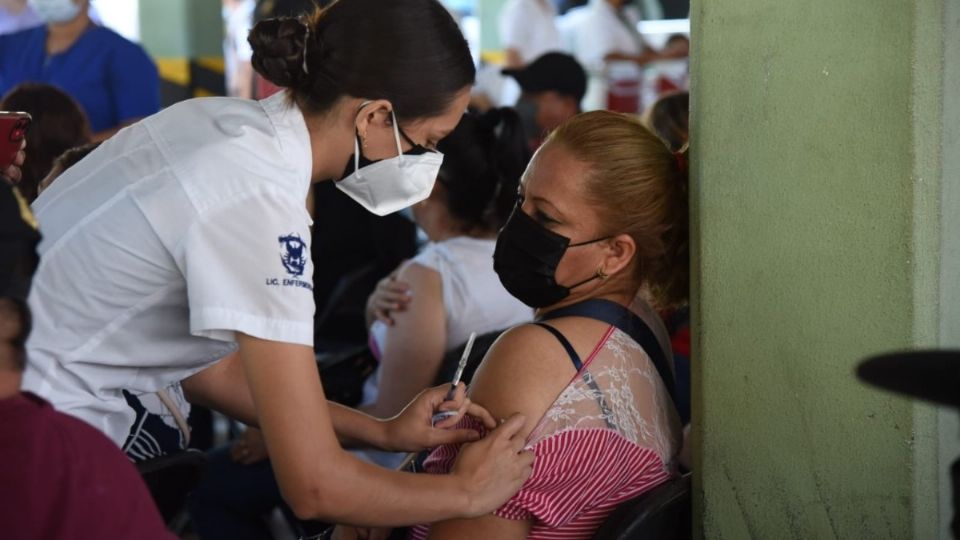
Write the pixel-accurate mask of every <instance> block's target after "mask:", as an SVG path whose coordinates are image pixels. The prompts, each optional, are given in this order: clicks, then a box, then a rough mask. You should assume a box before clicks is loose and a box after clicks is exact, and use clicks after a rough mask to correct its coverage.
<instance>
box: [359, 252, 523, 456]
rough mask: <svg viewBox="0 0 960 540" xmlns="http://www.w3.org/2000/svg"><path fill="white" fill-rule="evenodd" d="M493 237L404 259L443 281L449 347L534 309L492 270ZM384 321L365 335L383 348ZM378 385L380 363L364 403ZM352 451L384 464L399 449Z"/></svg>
mask: <svg viewBox="0 0 960 540" xmlns="http://www.w3.org/2000/svg"><path fill="white" fill-rule="evenodd" d="M495 247H496V240H494V239H477V238H470V237H466V236H460V237H456V238H451V239H449V240H444V241H442V242H437V243H431V244H428V245H427V246H426V247H424V248H423V250H422V251H421V252H420V253H419V254H418V255H417V256H416V257H414V258H413V259H412V260H411V261H410V263H409V264H420V265H422V266H425V267H427V268H429V269H431V270H434V271H436V272H437V273H438V274H440V281H441V284H442V287H443V311H444V313H445V314H446V329H447V343H446V347H445V348H444V350H445V351H446V352H450V351H451V350H453V349H456V348H457V347H459V346H461V345H463V344H464V343H466V341H467V338H469V337H470V333H471V332H476V333H477V335H478V336H482V335H484V334H489V333H490V332H494V331H496V330H505V329H507V328H511V327H513V326H516V325H518V324H523V323H526V322H530V321H531V320H533V310H532V309H531V308H529V307H527V306H526V305H524V304H523V303H522V302H520V301H519V300H517V299H516V298H514V297H512V296H510V293H508V292H507V290H506V289H504V288H503V285H502V284H501V283H500V278H499V277H498V276H497V273H496V272H494V271H493V250H494V248H495ZM386 336H387V325H385V324H384V323H382V322H380V321H377V322H375V323H373V326H372V327H371V328H370V337H371V339H372V340H373V342H374V344H375V345H376V347H377V348H378V349H379V350H380V351H383V350H384V347H385V345H386ZM379 387H380V369H379V368H378V369H377V370H376V371H375V372H374V373H373V375H371V376H370V377H369V378H368V379H367V382H366V384H365V385H364V388H363V405H369V404H371V403H376V401H377V395H378V393H379ZM357 454H358V455H359V456H360V457H362V458H363V459H366V460H367V461H372V462H374V463H377V464H379V465H381V466H384V467H396V466H398V465H399V464H400V463H401V462H402V461H403V458H404V454H397V453H390V452H379V451H359V452H357Z"/></svg>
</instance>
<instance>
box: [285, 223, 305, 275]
mask: <svg viewBox="0 0 960 540" xmlns="http://www.w3.org/2000/svg"><path fill="white" fill-rule="evenodd" d="M278 240H279V241H280V262H282V263H283V267H284V268H285V269H286V270H287V273H289V274H290V275H291V276H302V275H303V270H304V269H305V268H306V267H307V244H306V243H304V241H303V239H301V238H300V235H299V234H297V233H290V234H288V235H286V236H281V237H280V238H279V239H278Z"/></svg>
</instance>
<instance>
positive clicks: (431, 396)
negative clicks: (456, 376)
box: [384, 383, 497, 452]
mask: <svg viewBox="0 0 960 540" xmlns="http://www.w3.org/2000/svg"><path fill="white" fill-rule="evenodd" d="M449 391H450V385H449V384H444V385H441V386H437V387H434V388H428V389H426V390H424V391H423V392H420V394H419V395H418V396H417V397H416V398H414V399H413V401H411V402H410V404H409V405H407V406H406V408H404V409H403V410H402V411H401V412H400V414H398V415H397V416H395V417H393V418H392V419H390V420H385V421H384V422H385V426H384V429H385V437H384V439H385V441H384V448H385V449H387V450H392V451H398V452H419V451H421V450H423V449H425V448H435V447H437V446H440V445H443V444H457V443H463V442H469V441H476V440H477V439H479V438H480V434H479V433H477V432H476V431H474V430H472V429H449V428H452V427H453V426H455V425H457V423H458V422H459V421H460V419H461V418H462V417H463V415H464V414H469V415H470V416H472V417H474V418H476V419H477V420H479V421H480V422H481V423H482V424H483V425H484V426H485V427H487V429H493V428H494V427H496V425H497V424H496V422H495V421H494V420H493V417H492V416H490V413H489V412H487V410H486V409H484V408H483V407H481V406H479V405H477V404H476V403H473V402H472V401H470V398H468V397H467V387H466V386H465V385H464V384H463V383H460V384H459V385H457V391H456V392H454V395H453V399H451V400H449V401H448V400H447V399H446V398H447V393H448V392H449ZM438 411H456V413H457V414H456V415H455V416H451V417H450V418H447V419H445V420H443V421H442V422H439V423H438V424H437V425H436V426H434V425H433V420H432V419H433V415H434V413H436V412H438Z"/></svg>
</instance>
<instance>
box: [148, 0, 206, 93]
mask: <svg viewBox="0 0 960 540" xmlns="http://www.w3.org/2000/svg"><path fill="white" fill-rule="evenodd" d="M139 2H140V36H141V41H142V43H143V46H144V47H145V48H146V49H147V52H149V53H150V55H151V56H153V58H154V59H155V60H156V62H157V67H158V68H159V70H160V77H161V85H162V86H161V91H162V95H163V102H164V105H169V104H170V103H173V102H176V101H180V100H182V99H187V98H190V97H197V96H208V95H222V94H224V93H225V83H224V79H223V17H222V11H221V6H222V3H221V1H220V0H139Z"/></svg>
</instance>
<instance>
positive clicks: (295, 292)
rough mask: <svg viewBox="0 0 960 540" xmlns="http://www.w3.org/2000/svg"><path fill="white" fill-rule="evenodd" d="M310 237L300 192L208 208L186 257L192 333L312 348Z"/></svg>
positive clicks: (186, 248) (185, 244) (260, 196)
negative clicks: (238, 334) (298, 196)
mask: <svg viewBox="0 0 960 540" xmlns="http://www.w3.org/2000/svg"><path fill="white" fill-rule="evenodd" d="M310 241H311V239H310V218H309V215H308V214H307V212H306V208H305V204H302V203H298V202H297V201H296V200H295V198H294V197H287V196H284V195H280V194H271V193H265V194H264V193H261V194H257V195H255V196H251V197H249V198H246V199H245V200H242V201H240V202H237V203H231V204H229V205H225V207H224V208H221V209H218V210H215V211H211V212H207V213H205V214H204V215H203V216H202V219H201V221H199V222H197V223H196V224H194V225H193V226H192V227H191V229H190V230H189V231H188V233H187V235H186V238H185V239H184V242H183V244H182V250H181V255H180V256H181V257H182V261H181V266H182V268H183V271H184V275H185V278H186V283H187V297H188V301H189V307H190V331H191V333H193V334H194V335H197V336H203V337H209V338H213V339H219V340H223V341H233V340H234V339H235V337H234V332H243V333H245V334H248V335H251V336H254V337H258V338H261V339H266V340H271V341H282V342H286V343H296V344H300V345H307V346H311V347H312V346H313V313H314V301H313V263H312V262H311V260H310Z"/></svg>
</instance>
